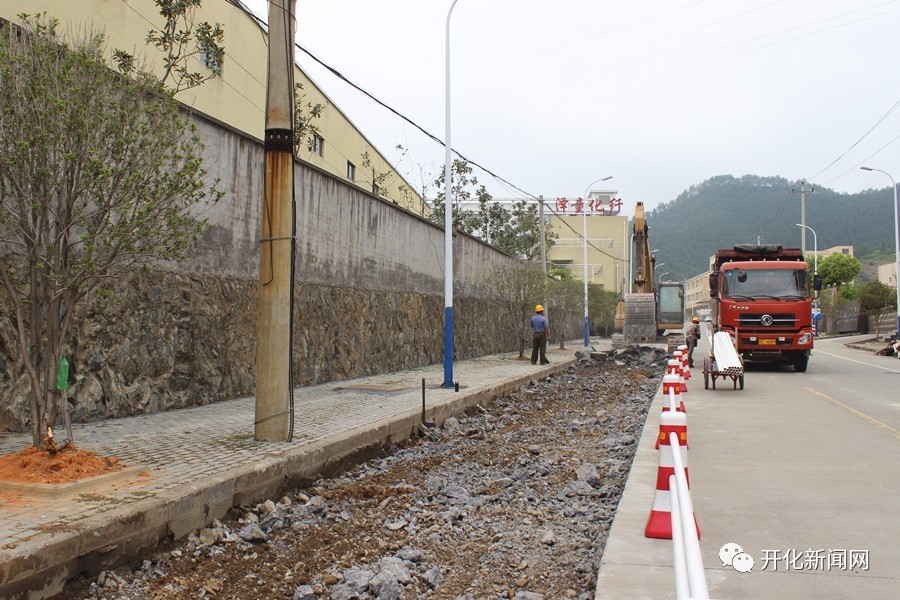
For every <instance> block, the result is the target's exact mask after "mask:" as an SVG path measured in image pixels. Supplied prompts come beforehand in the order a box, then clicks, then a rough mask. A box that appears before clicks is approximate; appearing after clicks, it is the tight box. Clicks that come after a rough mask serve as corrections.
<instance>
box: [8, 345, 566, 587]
mask: <svg viewBox="0 0 900 600" xmlns="http://www.w3.org/2000/svg"><path fill="white" fill-rule="evenodd" d="M580 346H581V345H580V344H577V343H570V344H569V346H568V347H567V349H566V350H559V349H558V348H552V349H549V350H548V355H549V358H550V360H551V364H550V365H548V366H545V367H536V366H533V365H531V363H530V362H529V361H528V360H518V359H517V358H516V357H517V354H504V355H495V356H489V357H483V358H479V359H474V360H467V361H458V362H456V363H454V379H455V380H456V381H459V382H460V391H459V392H455V391H453V390H452V389H443V388H441V387H440V384H441V383H442V382H443V378H444V375H443V366H442V365H432V366H430V367H424V368H420V369H414V370H410V371H404V372H400V373H391V374H386V375H379V376H373V377H366V378H363V379H355V380H351V381H343V382H330V383H327V384H323V385H318V386H312V387H305V388H298V390H297V392H296V394H295V411H294V414H295V426H294V437H293V440H292V441H291V442H280V443H258V442H256V441H254V440H253V419H254V411H255V405H254V399H253V398H240V399H236V400H230V401H225V402H217V403H215V404H211V405H207V406H201V407H196V408H189V409H182V410H176V411H169V412H164V413H156V414H150V415H142V416H136V417H129V418H124V419H114V420H110V421H104V422H101V423H90V424H76V425H74V426H73V429H74V435H75V440H76V443H77V444H78V446H80V447H82V448H84V449H87V450H91V451H94V452H96V453H98V454H100V455H102V456H115V457H117V458H119V459H120V461H121V462H122V463H123V464H124V465H125V466H126V467H132V469H130V470H129V472H128V473H127V474H126V475H124V476H120V477H119V478H118V479H116V480H114V481H110V482H105V483H101V484H99V485H95V486H92V487H89V488H87V489H84V488H82V489H76V490H72V491H69V492H67V493H63V494H57V495H41V496H37V495H34V494H31V493H29V494H18V493H11V492H3V491H0V540H3V544H4V545H3V546H2V548H0V596H2V597H4V598H6V597H11V596H12V595H13V594H15V593H18V592H21V591H22V590H26V589H31V590H34V589H42V588H43V589H44V590H45V591H46V592H47V593H56V592H57V591H59V590H60V589H61V586H62V585H63V584H64V582H65V580H66V579H67V578H70V577H73V576H75V575H77V574H78V573H79V572H84V571H87V572H96V571H98V570H99V569H102V568H106V567H109V566H111V565H113V564H115V563H116V562H117V561H119V560H121V558H122V557H123V556H137V555H139V553H141V552H145V551H146V550H148V549H150V548H152V547H153V546H154V545H155V544H156V543H157V542H158V541H159V540H160V539H162V538H164V537H167V536H168V537H174V538H179V537H182V536H184V535H186V534H187V533H190V532H191V531H193V530H194V529H197V528H199V527H202V526H203V525H205V524H207V523H209V522H211V521H212V520H213V519H215V518H218V517H221V516H222V515H224V513H225V512H226V511H227V510H228V508H230V507H231V506H232V505H235V504H241V503H244V502H252V501H257V500H260V499H261V498H262V497H264V496H267V495H270V494H274V493H276V492H277V490H278V488H279V487H280V486H281V485H283V484H284V482H285V481H286V480H287V479H289V478H292V477H294V478H298V477H310V476H313V475H315V473H317V472H319V471H321V469H322V468H323V467H324V466H325V465H326V464H329V463H330V462H332V461H333V460H334V459H335V458H336V457H341V456H342V455H343V456H346V455H349V454H352V453H353V452H356V451H360V450H362V449H364V448H367V447H372V446H377V445H381V444H384V443H385V442H387V441H389V440H394V441H397V440H400V439H404V438H406V437H408V436H409V435H410V434H411V433H412V432H414V431H415V430H416V428H417V427H418V425H419V422H420V421H421V411H422V380H423V379H424V380H425V386H426V393H425V399H426V411H427V416H428V418H430V419H434V420H435V421H437V422H438V423H442V422H443V421H444V419H446V418H447V417H449V416H450V415H451V414H459V413H460V412H462V411H463V410H465V408H466V407H467V406H473V405H475V404H480V403H484V402H488V401H490V400H491V399H493V398H494V397H497V396H499V395H502V394H505V393H507V392H509V391H511V390H514V389H516V388H518V387H519V386H520V385H523V384H526V383H527V382H528V381H529V380H530V379H531V378H545V377H547V376H548V375H550V374H552V373H554V372H557V371H559V370H562V369H563V368H565V367H566V366H568V365H570V364H572V363H573V362H574V352H575V350H576V349H579V348H580ZM30 443H31V437H30V435H27V434H0V453H8V452H14V451H17V450H20V449H22V448H24V447H26V446H28V445H29V444H30ZM0 490H2V488H0Z"/></svg>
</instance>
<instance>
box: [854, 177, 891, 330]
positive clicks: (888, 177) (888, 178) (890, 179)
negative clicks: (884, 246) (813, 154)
mask: <svg viewBox="0 0 900 600" xmlns="http://www.w3.org/2000/svg"><path fill="white" fill-rule="evenodd" d="M860 169H862V170H863V171H878V172H879V173H884V174H885V175H887V176H888V179H890V180H891V187H892V188H893V189H894V284H895V285H896V286H897V288H896V294H897V337H898V338H900V219H898V216H897V214H898V212H900V210H898V208H897V182H896V181H894V178H893V177H891V174H890V173H888V172H887V171H882V170H881V169H873V168H872V167H860Z"/></svg>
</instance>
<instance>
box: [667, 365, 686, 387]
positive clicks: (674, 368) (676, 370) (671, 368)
mask: <svg viewBox="0 0 900 600" xmlns="http://www.w3.org/2000/svg"><path fill="white" fill-rule="evenodd" d="M666 364H667V367H666V372H667V373H671V374H675V375H678V380H679V382H680V384H681V393H682V394H685V393H687V384H686V383H685V381H684V375H683V374H682V372H681V361H678V360H675V359H669V360H668V361H667V363H666Z"/></svg>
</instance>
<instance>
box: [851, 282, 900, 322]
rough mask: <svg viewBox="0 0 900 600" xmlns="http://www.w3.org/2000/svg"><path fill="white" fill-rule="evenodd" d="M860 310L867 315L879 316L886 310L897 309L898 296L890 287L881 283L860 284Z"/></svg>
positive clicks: (858, 295)
mask: <svg viewBox="0 0 900 600" xmlns="http://www.w3.org/2000/svg"><path fill="white" fill-rule="evenodd" d="M857 298H858V299H859V308H860V309H861V310H863V311H865V312H866V314H877V313H880V312H882V311H884V310H886V309H892V310H893V309H895V308H896V304H897V294H896V292H895V291H894V288H892V287H891V286H889V285H885V284H883V283H881V282H880V281H867V282H865V283H863V284H860V286H859V291H858V292H857Z"/></svg>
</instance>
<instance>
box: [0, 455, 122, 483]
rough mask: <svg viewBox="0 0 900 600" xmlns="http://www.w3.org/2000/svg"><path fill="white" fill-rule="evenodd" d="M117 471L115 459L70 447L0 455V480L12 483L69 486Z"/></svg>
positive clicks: (118, 467)
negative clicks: (51, 452) (60, 484)
mask: <svg viewBox="0 0 900 600" xmlns="http://www.w3.org/2000/svg"><path fill="white" fill-rule="evenodd" d="M121 470H122V465H120V464H119V459H117V458H105V457H102V456H97V455H96V454H94V453H93V452H88V451H87V450H82V449H81V448H77V447H74V446H69V447H67V448H64V449H63V450H61V451H60V452H57V453H56V454H50V453H49V452H45V451H42V450H39V449H37V448H36V447H34V446H29V447H28V448H25V449H24V450H22V451H21V452H16V453H15V454H6V455H4V456H0V480H2V481H12V482H16V483H69V482H72V481H78V480H79V479H85V478H87V477H95V476H97V475H104V474H106V473H112V472H114V471H121Z"/></svg>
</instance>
